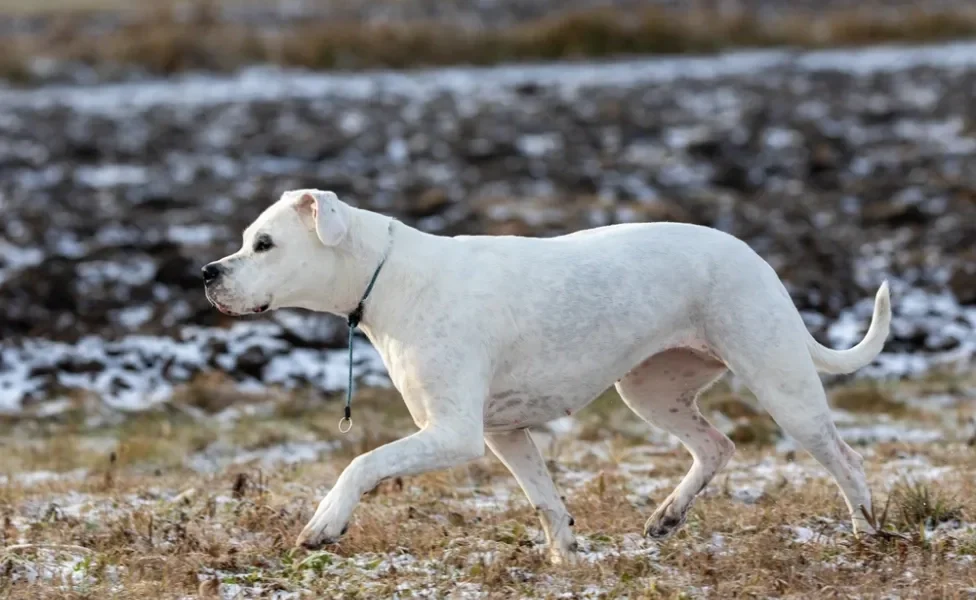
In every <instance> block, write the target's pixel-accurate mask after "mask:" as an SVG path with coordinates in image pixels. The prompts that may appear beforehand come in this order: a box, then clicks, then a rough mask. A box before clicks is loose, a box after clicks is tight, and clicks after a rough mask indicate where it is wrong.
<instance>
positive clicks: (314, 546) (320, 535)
mask: <svg viewBox="0 0 976 600" xmlns="http://www.w3.org/2000/svg"><path fill="white" fill-rule="evenodd" d="M335 529H336V528H334V527H329V526H328V525H325V526H324V527H321V526H318V525H317V524H316V523H315V519H312V522H311V523H309V524H308V525H306V526H305V529H303V530H302V532H301V533H300V534H299V535H298V539H297V540H295V545H296V546H298V547H301V548H305V549H306V550H319V549H321V548H322V547H323V546H326V545H329V544H336V543H338V542H339V539H340V538H342V536H343V535H345V534H346V531H348V530H349V525H343V526H342V528H341V529H339V530H338V531H335Z"/></svg>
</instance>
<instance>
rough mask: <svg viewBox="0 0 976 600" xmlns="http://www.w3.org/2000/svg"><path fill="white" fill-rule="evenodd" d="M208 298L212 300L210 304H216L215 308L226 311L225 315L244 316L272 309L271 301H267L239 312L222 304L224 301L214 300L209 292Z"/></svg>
mask: <svg viewBox="0 0 976 600" xmlns="http://www.w3.org/2000/svg"><path fill="white" fill-rule="evenodd" d="M207 300H209V301H210V304H212V305H213V306H214V308H216V309H217V310H219V311H220V312H222V313H224V314H225V315H228V316H231V317H242V316H244V315H257V314H261V313H263V312H268V310H270V309H271V302H267V303H265V304H262V305H261V306H256V307H254V308H252V309H250V310H246V311H244V312H238V311H236V310H233V309H231V308H230V307H229V306H227V305H226V304H222V303H220V302H218V301H217V300H214V299H213V298H211V297H210V294H207Z"/></svg>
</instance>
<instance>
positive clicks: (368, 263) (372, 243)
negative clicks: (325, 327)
mask: <svg viewBox="0 0 976 600" xmlns="http://www.w3.org/2000/svg"><path fill="white" fill-rule="evenodd" d="M350 213H351V220H350V221H351V222H350V227H349V234H350V239H349V240H348V242H347V245H346V247H345V248H344V249H343V252H342V258H341V259H340V261H339V263H338V269H339V271H338V273H337V275H338V277H337V280H338V281H342V282H344V283H345V285H343V286H342V288H343V289H342V290H339V289H335V290H334V292H335V293H337V297H335V304H334V306H332V307H329V309H327V310H328V312H331V313H333V314H336V315H339V316H342V317H344V318H346V317H348V316H349V314H350V313H351V312H352V311H353V310H355V309H356V307H357V305H358V304H359V302H360V301H361V300H362V299H363V295H364V293H365V292H366V289H367V287H368V286H369V282H370V280H371V279H372V277H373V274H374V273H376V269H377V267H379V265H380V263H381V262H383V267H382V269H381V270H380V272H379V274H378V276H377V279H376V282H375V284H374V285H373V289H372V291H371V292H370V294H369V297H368V298H366V300H365V302H364V304H363V313H362V317H361V321H360V324H359V325H360V328H361V329H362V330H363V331H364V332H365V333H366V335H367V336H368V337H369V338H370V339H373V337H374V335H380V334H383V333H384V332H389V333H392V328H394V327H395V323H396V321H397V319H398V318H399V315H402V314H403V313H404V312H405V311H409V310H412V308H413V306H412V305H403V304H402V303H400V304H397V303H395V302H393V299H394V298H401V299H402V298H414V297H416V296H415V292H417V291H419V290H420V289H421V288H423V287H425V286H426V282H427V280H428V279H429V274H430V273H431V272H432V271H431V269H436V265H434V264H432V261H433V260H434V259H435V256H433V254H432V253H431V252H429V251H426V250H425V248H427V246H428V245H427V244H425V243H424V242H425V241H427V240H430V239H437V238H436V236H431V235H429V234H426V233H423V232H421V231H418V230H416V229H414V228H412V227H409V226H407V225H404V224H403V223H400V222H394V223H393V224H392V226H391V218H390V217H387V216H384V215H381V214H378V213H374V212H371V211H367V210H362V209H356V208H352V209H351V211H350ZM384 259H385V262H384ZM394 290H395V291H396V293H393V291H394Z"/></svg>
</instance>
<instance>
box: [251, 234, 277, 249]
mask: <svg viewBox="0 0 976 600" xmlns="http://www.w3.org/2000/svg"><path fill="white" fill-rule="evenodd" d="M272 248H274V244H273V243H272V242H271V238H269V237H268V236H266V235H262V236H261V237H259V238H258V240H257V241H256V242H254V251H255V252H267V251H268V250H271V249H272Z"/></svg>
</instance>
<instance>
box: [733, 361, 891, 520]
mask: <svg viewBox="0 0 976 600" xmlns="http://www.w3.org/2000/svg"><path fill="white" fill-rule="evenodd" d="M787 354H788V353H787ZM780 356H781V357H782V356H784V354H780ZM740 360H741V359H740ZM777 360H779V361H780V362H782V359H777V358H775V357H773V356H767V357H765V359H764V361H763V362H764V363H765V364H766V366H765V368H764V369H762V370H755V371H750V370H749V369H748V368H746V369H742V373H743V374H742V375H741V376H742V379H743V381H744V382H745V384H746V386H747V387H748V388H749V389H751V390H752V392H753V393H754V394H755V395H756V398H757V399H758V400H759V403H760V404H761V405H762V406H763V408H765V409H766V411H767V412H769V414H770V416H772V417H773V420H774V421H776V423H777V424H778V425H779V426H780V427H781V428H782V429H783V431H785V432H786V433H787V434H789V436H790V437H792V438H793V439H794V440H795V441H796V443H797V444H799V445H800V446H801V447H802V448H803V449H804V450H806V451H807V452H809V453H810V454H811V455H812V456H813V457H814V458H815V459H816V460H817V462H819V463H820V464H821V465H823V467H824V468H825V469H827V471H828V472H829V473H830V475H831V476H832V477H833V479H834V481H835V482H836V484H837V486H838V487H839V488H840V490H841V492H842V493H843V495H844V500H845V501H846V502H847V508H848V510H849V511H850V514H851V520H852V522H853V526H854V532H855V533H859V532H866V533H872V532H874V527H872V525H871V524H870V523H869V522H868V520H867V519H866V518H865V516H864V513H863V512H862V510H861V507H862V506H863V507H864V511H866V512H867V513H868V514H871V511H872V507H871V491H870V489H869V488H868V484H867V479H866V477H865V476H864V468H863V461H862V459H861V456H860V455H859V454H858V453H857V452H855V451H854V449H853V448H851V447H850V446H848V445H847V443H846V442H844V440H842V439H841V438H840V434H839V433H838V432H837V428H836V427H835V426H834V423H833V421H832V420H831V418H830V408H829V406H828V404H827V396H826V394H825V393H824V389H823V384H822V383H821V382H820V378H819V377H818V376H817V372H816V370H815V369H814V366H813V364H812V363H811V362H810V361H809V359H806V363H807V364H806V365H805V366H804V365H800V364H797V365H792V366H786V365H783V364H776V362H777ZM759 364H763V363H759ZM732 368H733V369H736V368H737V367H736V366H735V365H734V364H733V366H732ZM738 368H740V369H741V367H738ZM738 372H739V371H737V373H738Z"/></svg>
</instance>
